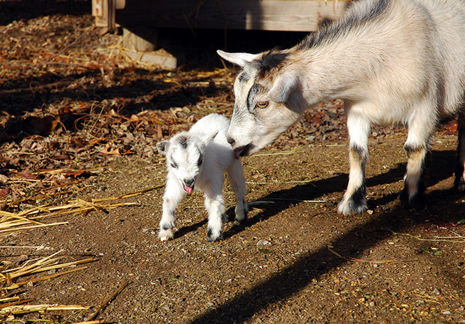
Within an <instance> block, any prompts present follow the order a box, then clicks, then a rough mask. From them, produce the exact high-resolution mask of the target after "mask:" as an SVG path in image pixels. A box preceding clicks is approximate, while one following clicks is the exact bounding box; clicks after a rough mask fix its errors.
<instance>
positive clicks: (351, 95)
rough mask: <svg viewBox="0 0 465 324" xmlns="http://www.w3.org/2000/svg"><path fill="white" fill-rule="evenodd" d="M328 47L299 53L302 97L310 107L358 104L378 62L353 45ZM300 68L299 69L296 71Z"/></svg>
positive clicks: (296, 55) (340, 44) (296, 53)
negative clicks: (341, 101)
mask: <svg viewBox="0 0 465 324" xmlns="http://www.w3.org/2000/svg"><path fill="white" fill-rule="evenodd" d="M344 45H345V44H342V43H339V44H328V45H325V46H321V47H319V48H311V49H308V50H304V51H299V52H295V54H294V56H295V58H294V62H296V63H295V65H298V66H299V69H298V70H297V69H296V71H298V73H299V79H300V82H301V88H302V91H303V93H302V96H303V98H304V99H305V101H306V102H307V106H308V107H309V106H313V105H315V104H317V103H320V102H322V101H325V100H331V99H348V100H358V99H360V97H359V96H360V94H361V93H363V91H361V90H362V89H360V88H361V87H363V84H366V81H367V80H368V79H369V78H370V77H371V76H373V73H374V72H375V71H374V68H375V67H376V66H377V61H378V59H377V58H376V57H375V56H374V55H372V56H370V55H369V52H368V53H367V52H365V51H364V50H363V48H360V47H356V46H354V45H352V44H347V46H344ZM294 68H296V67H294Z"/></svg>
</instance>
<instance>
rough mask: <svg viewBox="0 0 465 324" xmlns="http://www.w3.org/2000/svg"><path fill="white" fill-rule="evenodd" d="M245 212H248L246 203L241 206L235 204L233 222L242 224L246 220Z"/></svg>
mask: <svg viewBox="0 0 465 324" xmlns="http://www.w3.org/2000/svg"><path fill="white" fill-rule="evenodd" d="M247 213H248V208H247V205H246V204H244V206H243V208H241V207H238V206H236V209H235V214H236V217H235V219H234V220H235V222H236V224H244V223H245V222H246V221H247Z"/></svg>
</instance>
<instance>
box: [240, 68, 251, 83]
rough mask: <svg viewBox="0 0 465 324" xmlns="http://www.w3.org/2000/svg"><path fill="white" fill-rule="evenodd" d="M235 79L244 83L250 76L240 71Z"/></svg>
mask: <svg viewBox="0 0 465 324" xmlns="http://www.w3.org/2000/svg"><path fill="white" fill-rule="evenodd" d="M237 80H238V81H239V83H245V82H247V81H249V80H250V76H249V75H248V74H247V72H245V71H242V73H241V74H239V75H238V76H237Z"/></svg>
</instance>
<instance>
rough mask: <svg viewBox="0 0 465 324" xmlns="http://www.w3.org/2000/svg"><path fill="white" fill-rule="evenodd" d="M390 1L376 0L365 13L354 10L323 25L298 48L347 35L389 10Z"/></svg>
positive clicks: (305, 47) (302, 48)
mask: <svg viewBox="0 0 465 324" xmlns="http://www.w3.org/2000/svg"><path fill="white" fill-rule="evenodd" d="M390 2H391V0H378V1H376V2H374V3H373V4H372V7H371V8H370V9H369V10H368V11H366V12H365V13H364V14H363V15H357V13H356V12H352V13H351V14H349V15H347V16H345V17H344V18H342V19H341V20H338V21H335V22H334V23H332V24H329V25H328V26H325V27H323V28H322V29H320V30H319V31H318V32H316V33H312V34H310V35H308V36H307V37H306V38H305V39H304V40H303V41H302V42H301V43H300V44H299V45H297V49H298V50H306V49H309V48H312V47H315V46H318V45H321V44H323V43H325V42H326V41H328V40H331V39H336V38H338V37H340V36H341V35H345V34H346V33H347V32H348V31H350V30H351V29H353V28H355V27H358V26H360V25H362V24H364V23H366V22H368V21H370V20H373V19H375V18H377V17H379V16H381V15H382V14H383V13H384V12H385V11H386V10H387V8H388V6H389V4H390Z"/></svg>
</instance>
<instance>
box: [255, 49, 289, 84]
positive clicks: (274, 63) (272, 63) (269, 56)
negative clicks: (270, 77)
mask: <svg viewBox="0 0 465 324" xmlns="http://www.w3.org/2000/svg"><path fill="white" fill-rule="evenodd" d="M288 56H289V54H288V53H283V52H278V51H276V50H271V51H269V52H267V53H265V54H264V55H263V56H262V58H261V60H260V61H257V62H253V63H254V64H256V66H257V70H258V76H259V77H260V78H264V77H265V76H266V74H267V73H268V72H269V71H270V70H272V69H274V68H278V67H279V66H280V65H282V64H283V62H284V61H285V60H286V59H287V57H288Z"/></svg>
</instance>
